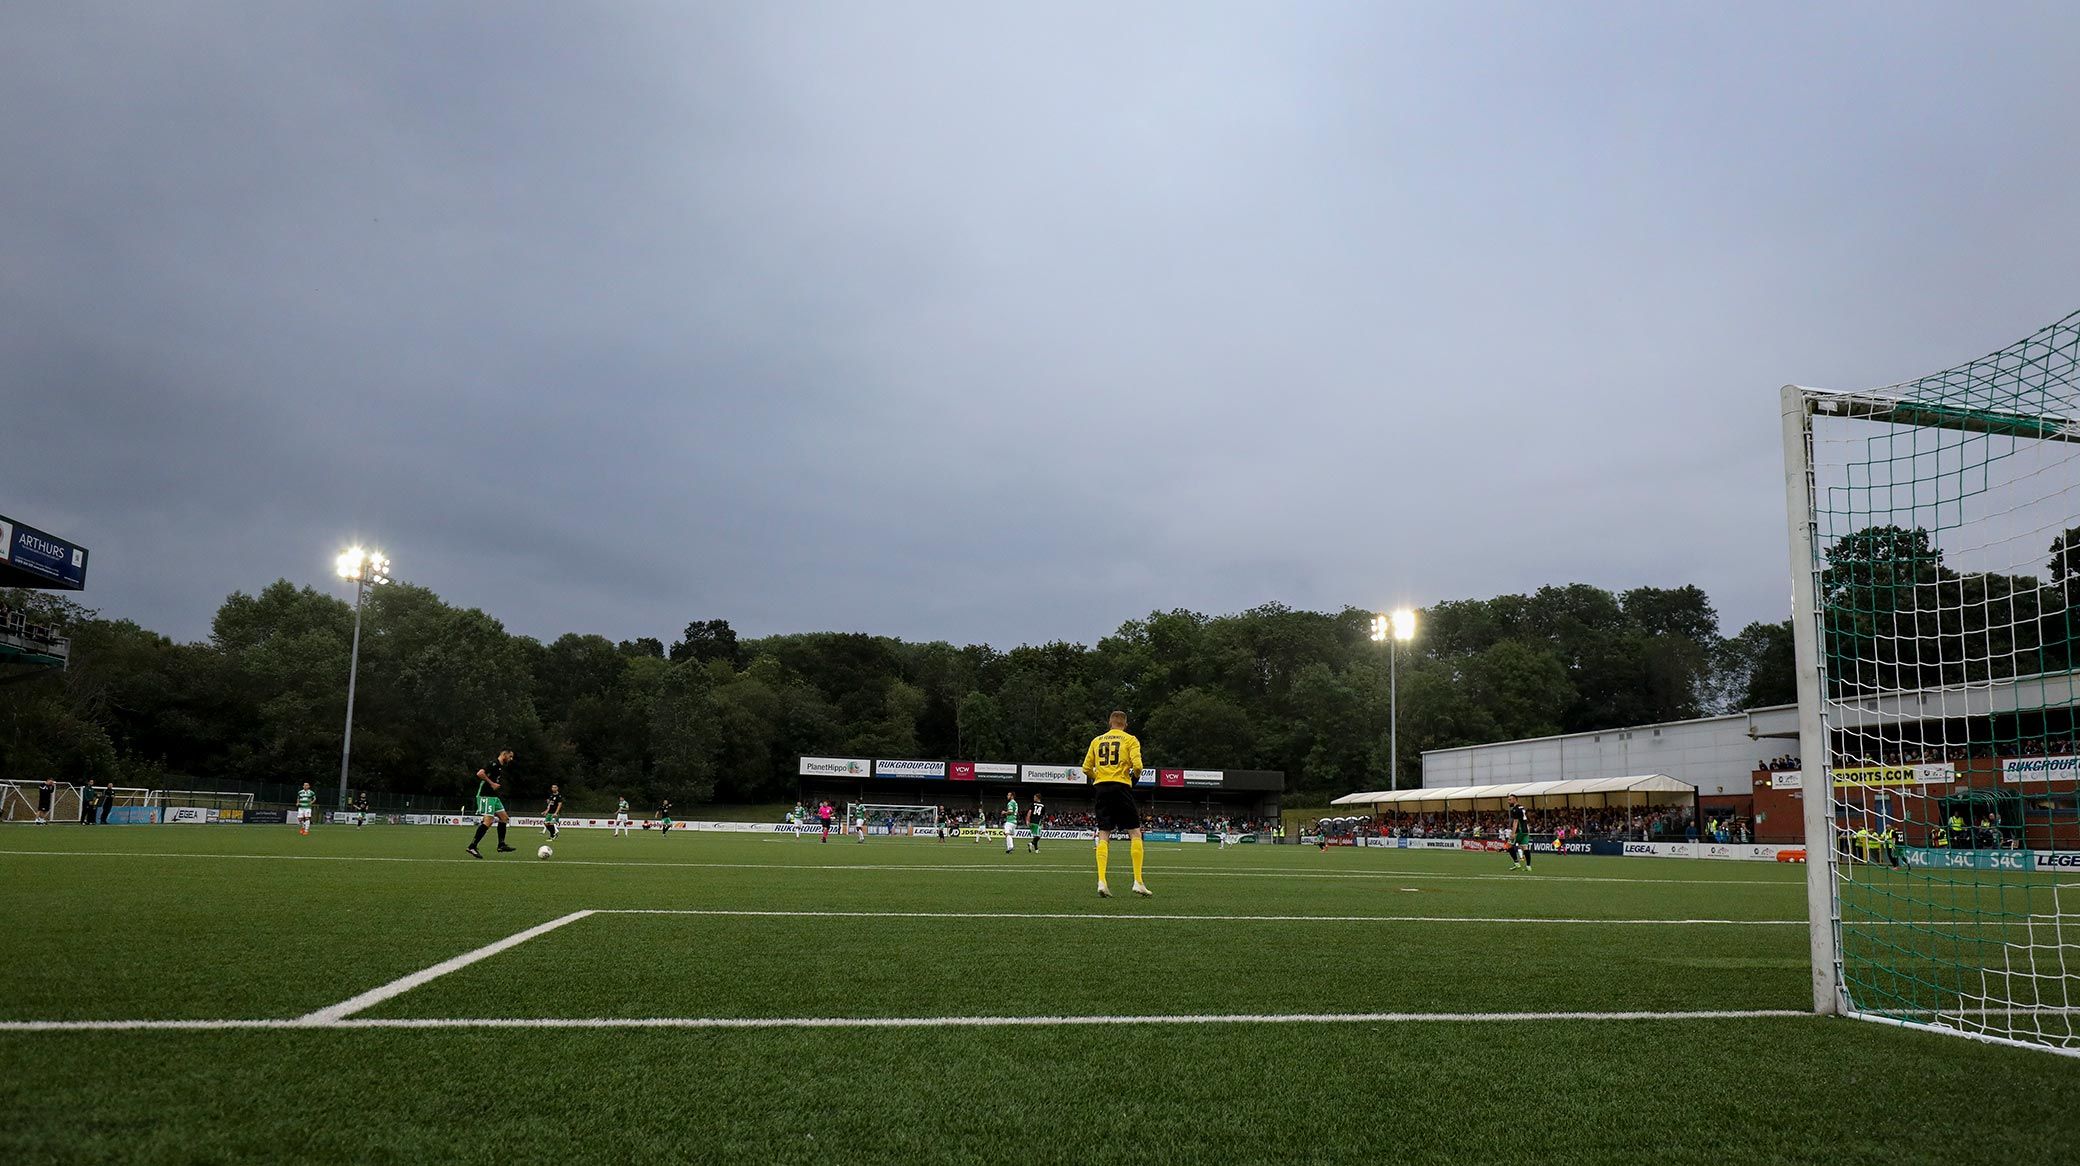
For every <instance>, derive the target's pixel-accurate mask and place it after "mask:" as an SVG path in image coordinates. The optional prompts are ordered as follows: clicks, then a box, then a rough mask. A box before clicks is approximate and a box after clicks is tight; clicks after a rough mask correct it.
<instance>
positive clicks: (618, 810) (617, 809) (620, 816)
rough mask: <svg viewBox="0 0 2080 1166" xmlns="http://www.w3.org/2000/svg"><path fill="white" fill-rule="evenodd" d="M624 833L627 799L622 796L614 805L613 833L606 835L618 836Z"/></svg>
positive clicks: (626, 825) (626, 818) (626, 828)
mask: <svg viewBox="0 0 2080 1166" xmlns="http://www.w3.org/2000/svg"><path fill="white" fill-rule="evenodd" d="M626 833H628V799H627V798H622V799H621V801H620V802H619V803H617V804H616V805H615V806H614V833H613V834H611V835H608V837H611V838H618V837H620V836H621V835H623V834H626Z"/></svg>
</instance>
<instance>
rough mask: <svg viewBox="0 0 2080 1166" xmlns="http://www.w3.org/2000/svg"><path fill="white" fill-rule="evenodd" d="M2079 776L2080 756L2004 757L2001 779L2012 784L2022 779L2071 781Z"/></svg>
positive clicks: (2022, 780)
mask: <svg viewBox="0 0 2080 1166" xmlns="http://www.w3.org/2000/svg"><path fill="white" fill-rule="evenodd" d="M2076 778H2080V757H2004V758H2002V759H2001V780H2002V781H2004V782H2007V783H2009V784H2010V785H2013V784H2015V783H2017V782H2024V781H2072V780H2074V779H2076Z"/></svg>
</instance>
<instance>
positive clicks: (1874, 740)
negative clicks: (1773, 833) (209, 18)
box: [1780, 312, 2080, 1056]
mask: <svg viewBox="0 0 2080 1166" xmlns="http://www.w3.org/2000/svg"><path fill="white" fill-rule="evenodd" d="M1780 400H1781V406H1782V437H1783V447H1784V463H1785V503H1786V518H1787V527H1788V535H1789V540H1788V541H1789V551H1790V566H1791V581H1792V634H1793V642H1794V647H1795V651H1796V654H1797V661H1798V664H1797V688H1798V707H1799V715H1798V734H1799V758H1800V766H1799V768H1798V771H1797V773H1796V774H1794V775H1788V776H1790V777H1791V778H1792V780H1795V781H1796V782H1797V783H1798V789H1799V793H1800V797H1801V798H1802V802H1803V818H1804V828H1805V837H1806V857H1807V869H1806V893H1807V905H1808V918H1809V922H1810V929H1811V930H1810V937H1811V949H1812V977H1813V978H1812V989H1813V1008H1814V1011H1816V1012H1819V1013H1823V1014H1828V1013H1839V1014H1842V1015H1847V1016H1852V1017H1856V1018H1858V1019H1865V1020H1877V1021H1882V1022H1886V1023H1892V1024H1901V1025H1911V1026H1915V1027H1921V1028H1929V1029H1935V1030H1939V1031H1943V1032H1948V1033H1956V1034H1960V1035H1965V1036H1970V1037H1975V1038H1979V1039H1983V1040H1989V1041H1995V1042H1999V1043H2004V1044H2017V1045H2024V1046H2028V1047H2034V1048H2042V1049H2048V1050H2052V1051H2055V1052H2060V1053H2065V1054H2069V1055H2075V1056H2080V878H2076V877H2075V876H2076V875H2080V756H2076V755H2080V732H2076V706H2080V312H2076V313H2073V314H2072V315H2069V316H2067V317H2065V318H2064V319H2062V320H2060V321H2058V322H2057V323H2055V324H2052V325H2050V326H2048V327H2046V328H2043V329H2041V330H2039V331H2038V332H2036V333H2034V334H2032V335H2030V336H2028V337H2026V338H2024V339H2023V340H2021V341H2018V342H2016V343H2015V344H2012V345H2009V346H2008V347H2006V348H2003V349H2001V350H1999V351H1997V352H1994V353H1992V354H1990V355H1988V356H1985V357H1982V358H1980V359H1978V360H1974V361H1971V362H1968V363H1966V364H1963V365H1960V366H1958V367H1956V368H1952V369H1948V370H1945V371H1943V372H1940V373H1936V374H1933V375H1931V376H1927V377H1922V378H1920V379H1918V380H1915V381H1910V382H1906V383H1902V384H1898V385H1892V386H1887V387H1884V388H1878V389H1868V390H1859V391H1854V392H1835V391H1830V390H1823V389H1812V388H1805V387H1801V386H1796V385H1789V386H1785V387H1784V389H1783V390H1782V392H1781V398H1780Z"/></svg>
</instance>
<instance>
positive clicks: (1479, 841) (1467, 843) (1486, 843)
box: [1459, 838, 1509, 850]
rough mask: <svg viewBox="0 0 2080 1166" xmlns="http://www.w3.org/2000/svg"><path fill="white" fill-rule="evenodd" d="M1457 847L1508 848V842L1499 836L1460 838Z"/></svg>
mask: <svg viewBox="0 0 2080 1166" xmlns="http://www.w3.org/2000/svg"><path fill="white" fill-rule="evenodd" d="M1459 849H1461V850H1508V849H1509V843H1507V842H1504V841H1502V840H1501V839H1500V838H1461V839H1460V840H1459Z"/></svg>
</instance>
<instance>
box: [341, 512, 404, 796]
mask: <svg viewBox="0 0 2080 1166" xmlns="http://www.w3.org/2000/svg"><path fill="white" fill-rule="evenodd" d="M334 566H335V567H336V568H337V569H338V571H339V577H340V578H342V579H346V580H348V581H350V582H352V583H353V584H354V648H353V651H351V652H350V653H348V655H347V731H346V735H345V736H344V737H342V738H341V739H340V745H339V808H340V809H342V810H344V809H346V808H347V758H348V757H349V756H350V755H351V754H352V753H353V751H354V679H355V676H356V674H357V673H359V672H360V671H361V601H362V600H363V599H365V598H367V596H368V589H369V588H371V587H382V586H385V585H387V584H388V583H389V582H390V560H389V559H387V558H385V557H384V556H383V555H381V554H379V553H377V552H375V551H368V550H363V549H361V548H360V547H348V548H347V549H346V550H344V551H341V552H340V555H339V558H338V559H337V560H336V561H335V563H334Z"/></svg>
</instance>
